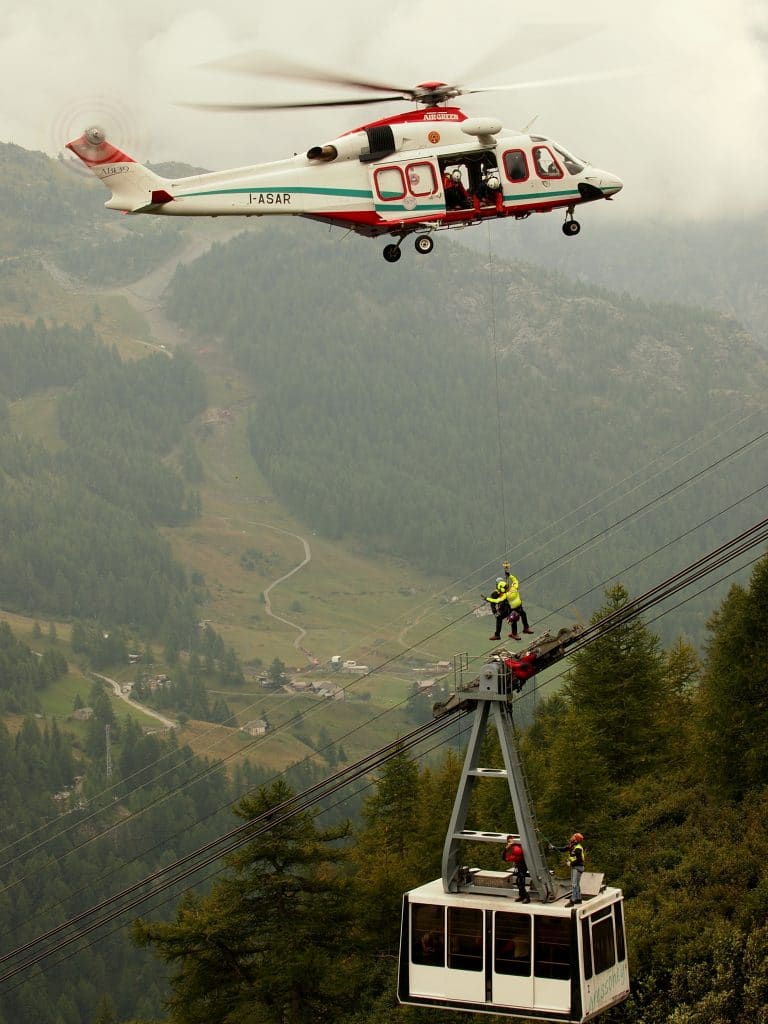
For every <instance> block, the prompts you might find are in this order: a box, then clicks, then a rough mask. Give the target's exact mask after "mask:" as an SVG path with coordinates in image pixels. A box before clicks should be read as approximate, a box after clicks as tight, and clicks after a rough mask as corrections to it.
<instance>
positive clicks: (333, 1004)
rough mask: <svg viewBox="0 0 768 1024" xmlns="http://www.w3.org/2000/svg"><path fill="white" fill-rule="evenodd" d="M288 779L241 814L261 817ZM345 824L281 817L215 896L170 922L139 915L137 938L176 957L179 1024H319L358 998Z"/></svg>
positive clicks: (185, 906)
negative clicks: (323, 825) (343, 868)
mask: <svg viewBox="0 0 768 1024" xmlns="http://www.w3.org/2000/svg"><path fill="white" fill-rule="evenodd" d="M292 795H293V794H292V791H291V790H290V788H289V787H288V786H287V785H286V784H285V783H284V782H282V781H278V782H275V783H274V784H273V785H271V786H269V787H265V788H263V789H260V790H258V791H257V793H256V794H255V795H253V796H248V797H246V798H244V799H243V800H242V801H241V802H240V803H239V804H238V806H237V808H236V811H235V813H236V814H237V815H238V816H239V817H240V818H242V819H244V820H245V821H250V820H254V821H255V820H259V821H262V820H263V815H265V814H267V813H268V812H269V811H270V809H272V808H276V807H278V806H279V805H281V804H283V803H284V801H286V800H287V799H289V798H290V797H291V796H292ZM347 835H348V828H347V826H346V825H342V826H337V827H335V828H328V829H320V828H318V826H317V825H316V823H315V821H314V819H313V817H312V815H311V814H309V813H306V812H305V813H301V814H297V815H294V816H293V817H291V818H290V819H288V820H287V821H282V822H281V821H279V820H278V821H277V823H276V824H275V825H273V826H272V828H270V830H269V831H267V832H265V833H263V834H256V835H254V837H253V839H252V840H251V841H250V842H249V843H248V844H247V845H246V846H244V847H243V848H242V849H240V850H239V851H237V852H235V853H231V854H229V855H228V856H227V857H226V863H227V865H228V867H229V872H228V873H227V875H226V876H225V877H224V878H223V879H222V880H221V881H219V882H217V883H216V884H215V885H214V887H213V889H212V891H211V893H210V895H208V896H204V897H198V896H188V897H187V898H185V899H184V900H183V901H182V903H181V904H180V905H179V907H178V908H177V912H176V920H175V921H173V922H170V923H155V922H149V921H139V922H137V924H136V926H135V931H134V934H135V938H136V941H137V942H138V943H139V944H140V945H143V946H152V947H154V950H155V952H156V953H157V955H158V956H159V957H160V958H161V959H162V960H164V961H165V962H166V963H168V964H171V965H172V966H173V968H174V973H173V974H172V976H171V988H172V995H171V997H170V999H169V1000H168V1007H169V1010H170V1013H169V1018H168V1019H169V1021H171V1022H174V1024H235V1022H237V1024H240V1022H244V1021H247V1022H254V1024H255V1022H258V1024H289V1022H290V1024H310V1022H311V1024H318V1022H324V1021H327V1022H332V1021H335V1020H337V1019H338V1017H339V1016H340V1011H341V1008H342V1006H343V1004H344V1003H345V1002H346V1000H348V999H350V998H353V997H354V991H355V986H356V984H358V983H359V981H358V980H357V974H356V970H357V966H356V963H357V961H356V954H355V951H354V949H353V948H352V946H351V938H350V936H351V931H352V930H351V926H350V917H349V907H350V900H349V899H348V894H347V883H346V881H345V879H344V877H343V875H342V873H341V872H340V870H339V862H340V861H342V860H343V859H344V857H345V853H344V851H343V849H341V848H340V847H339V845H338V843H339V840H341V839H344V838H346V836H347Z"/></svg>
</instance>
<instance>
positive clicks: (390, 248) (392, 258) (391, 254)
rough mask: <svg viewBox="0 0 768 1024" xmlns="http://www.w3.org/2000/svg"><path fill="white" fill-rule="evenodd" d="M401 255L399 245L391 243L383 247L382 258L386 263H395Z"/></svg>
mask: <svg viewBox="0 0 768 1024" xmlns="http://www.w3.org/2000/svg"><path fill="white" fill-rule="evenodd" d="M402 255H403V254H402V253H401V252H400V246H399V245H395V244H394V243H392V244H390V245H385V246H384V252H383V253H382V256H383V257H384V259H385V260H386V261H387V263H397V261H398V260H399V259H400V257H401V256H402Z"/></svg>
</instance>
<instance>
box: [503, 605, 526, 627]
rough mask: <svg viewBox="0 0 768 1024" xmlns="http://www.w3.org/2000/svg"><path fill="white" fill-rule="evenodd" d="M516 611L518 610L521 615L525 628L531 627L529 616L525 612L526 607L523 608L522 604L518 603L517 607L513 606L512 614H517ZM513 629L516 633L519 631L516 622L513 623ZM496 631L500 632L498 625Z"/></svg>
mask: <svg viewBox="0 0 768 1024" xmlns="http://www.w3.org/2000/svg"><path fill="white" fill-rule="evenodd" d="M515 612H517V614H518V615H519V616H520V619H521V620H522V623H523V629H530V627H529V625H528V616H527V615H526V614H525V608H523V606H522V605H518V607H517V608H513V609H512V614H513V615H514V614H515ZM512 629H513V631H514V632H515V633H516V632H517V623H516V622H514V623H512ZM496 632H497V633H498V632H499V630H498V627H497V629H496Z"/></svg>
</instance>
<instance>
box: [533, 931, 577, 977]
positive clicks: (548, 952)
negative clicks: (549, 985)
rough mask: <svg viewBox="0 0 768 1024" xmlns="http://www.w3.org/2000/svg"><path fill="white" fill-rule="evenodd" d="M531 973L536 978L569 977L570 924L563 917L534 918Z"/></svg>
mask: <svg viewBox="0 0 768 1024" xmlns="http://www.w3.org/2000/svg"><path fill="white" fill-rule="evenodd" d="M533 931H534V954H533V965H534V966H533V973H534V975H535V976H536V977H537V978H558V979H560V980H567V979H568V978H570V976H571V922H570V919H569V918H567V917H565V918H563V917H536V918H534V922H533Z"/></svg>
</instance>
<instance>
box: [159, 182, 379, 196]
mask: <svg viewBox="0 0 768 1024" xmlns="http://www.w3.org/2000/svg"><path fill="white" fill-rule="evenodd" d="M260 193H263V194H265V195H266V194H267V193H271V194H273V195H276V194H280V195H286V194H288V195H313V196H346V197H353V198H355V199H373V193H372V192H371V190H370V189H364V188H309V187H308V186H298V185H272V186H270V187H267V186H261V185H254V186H253V187H252V188H214V189H205V190H204V191H202V192H183V193H177V198H179V199H192V198H195V197H199V196H234V195H244V196H247V195H254V194H260Z"/></svg>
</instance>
